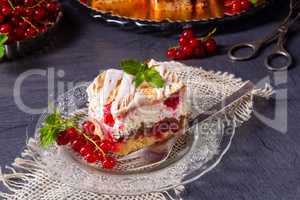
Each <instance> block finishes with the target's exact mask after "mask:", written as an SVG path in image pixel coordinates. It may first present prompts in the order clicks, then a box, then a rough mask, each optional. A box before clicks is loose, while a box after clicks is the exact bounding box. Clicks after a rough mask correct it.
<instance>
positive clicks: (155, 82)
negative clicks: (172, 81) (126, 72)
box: [144, 68, 165, 88]
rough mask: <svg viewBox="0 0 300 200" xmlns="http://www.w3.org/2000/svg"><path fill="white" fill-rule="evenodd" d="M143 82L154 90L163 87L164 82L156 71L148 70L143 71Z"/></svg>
mask: <svg viewBox="0 0 300 200" xmlns="http://www.w3.org/2000/svg"><path fill="white" fill-rule="evenodd" d="M144 74H145V80H146V81H147V82H148V83H149V84H150V85H151V86H152V87H156V88H161V87H163V86H164V84H165V81H164V79H163V78H162V77H161V75H160V74H159V72H158V71H156V70H155V69H153V68H152V69H148V70H146V71H145V73H144Z"/></svg>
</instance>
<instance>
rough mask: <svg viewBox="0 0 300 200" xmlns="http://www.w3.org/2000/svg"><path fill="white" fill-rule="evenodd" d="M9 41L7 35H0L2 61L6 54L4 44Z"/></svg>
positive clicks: (0, 56)
mask: <svg viewBox="0 0 300 200" xmlns="http://www.w3.org/2000/svg"><path fill="white" fill-rule="evenodd" d="M7 40H8V37H7V35H6V34H0V59H1V58H3V56H4V54H5V47H4V44H5V42H6V41H7Z"/></svg>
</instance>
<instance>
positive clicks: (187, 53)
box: [182, 46, 193, 57]
mask: <svg viewBox="0 0 300 200" xmlns="http://www.w3.org/2000/svg"><path fill="white" fill-rule="evenodd" d="M182 52H183V54H184V55H185V56H186V57H191V56H192V54H193V48H192V47H190V46H184V47H182Z"/></svg>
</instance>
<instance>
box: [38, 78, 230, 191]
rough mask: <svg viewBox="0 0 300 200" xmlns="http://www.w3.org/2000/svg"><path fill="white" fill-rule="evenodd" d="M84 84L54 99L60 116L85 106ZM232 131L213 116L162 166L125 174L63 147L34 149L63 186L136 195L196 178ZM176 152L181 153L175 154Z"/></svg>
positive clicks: (227, 142)
mask: <svg viewBox="0 0 300 200" xmlns="http://www.w3.org/2000/svg"><path fill="white" fill-rule="evenodd" d="M87 86H88V83H86V84H83V85H80V86H77V87H75V88H73V89H72V90H70V91H68V92H67V93H65V94H64V95H62V96H61V97H60V98H59V99H58V101H57V102H56V105H55V106H56V107H57V108H58V109H59V110H60V112H61V113H62V115H63V116H65V117H67V116H69V115H70V114H72V113H74V112H75V111H77V110H79V109H84V108H86V107H87V94H86V88H87ZM46 115H47V112H45V113H44V114H42V115H41V117H40V119H39V121H38V123H37V126H36V132H35V137H36V139H37V140H38V137H39V133H38V129H39V128H40V127H41V126H42V124H43V121H44V119H45V117H46ZM234 132H235V124H234V123H233V122H232V121H224V120H223V119H222V118H218V117H216V118H214V119H211V120H209V121H207V122H206V123H202V124H201V126H194V127H192V129H191V130H190V134H192V136H193V140H192V142H191V143H189V146H188V148H186V147H184V148H179V149H178V152H175V154H174V155H175V156H172V158H170V159H168V160H167V161H166V163H164V164H163V165H161V166H158V167H155V168H153V169H147V170H145V171H137V172H134V173H132V172H131V173H128V174H127V173H126V170H122V171H119V170H114V171H105V170H103V169H101V168H97V167H95V166H91V165H88V164H86V163H85V162H83V161H82V160H80V159H78V156H76V155H74V153H73V152H72V151H70V150H69V149H68V148H66V147H58V146H56V145H52V146H50V147H49V148H48V149H47V150H45V149H42V148H39V149H38V151H39V154H40V155H41V159H42V161H43V162H44V163H45V164H46V165H47V168H48V170H49V172H50V173H51V175H52V176H53V178H55V179H57V180H60V181H62V182H63V183H65V184H67V185H70V186H72V187H75V188H78V189H81V190H87V191H92V192H96V193H101V194H119V195H136V194H142V193H149V192H158V191H166V190H168V189H171V188H175V187H177V186H179V185H182V184H186V183H190V182H192V181H194V180H196V179H198V178H200V177H201V176H202V175H204V174H205V173H207V172H208V171H210V170H212V169H213V168H214V167H215V166H216V165H217V164H218V163H219V162H220V160H221V159H222V157H223V156H224V154H225V153H226V152H227V150H228V149H229V147H230V144H231V140H232V138H233V136H234ZM183 149H184V154H183V156H182V152H181V153H180V151H183ZM176 153H178V155H181V156H180V157H177V156H176V155H177V154H176Z"/></svg>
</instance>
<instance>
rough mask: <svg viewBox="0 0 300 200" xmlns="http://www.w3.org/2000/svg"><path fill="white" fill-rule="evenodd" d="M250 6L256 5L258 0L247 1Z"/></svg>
mask: <svg viewBox="0 0 300 200" xmlns="http://www.w3.org/2000/svg"><path fill="white" fill-rule="evenodd" d="M249 1H250V2H251V3H252V4H254V5H256V4H257V2H258V0H249Z"/></svg>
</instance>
